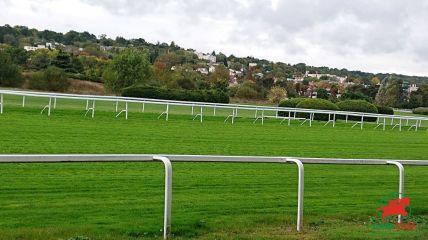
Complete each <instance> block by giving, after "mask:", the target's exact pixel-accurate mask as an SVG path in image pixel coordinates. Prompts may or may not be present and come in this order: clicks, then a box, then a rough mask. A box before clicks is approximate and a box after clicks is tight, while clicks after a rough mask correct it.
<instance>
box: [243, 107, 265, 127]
mask: <svg viewBox="0 0 428 240" xmlns="http://www.w3.org/2000/svg"><path fill="white" fill-rule="evenodd" d="M236 112H238V109H236ZM237 115H238V114H237ZM264 123H265V110H264V109H263V110H262V125H263V124H264Z"/></svg>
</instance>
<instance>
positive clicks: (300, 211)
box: [285, 158, 305, 231]
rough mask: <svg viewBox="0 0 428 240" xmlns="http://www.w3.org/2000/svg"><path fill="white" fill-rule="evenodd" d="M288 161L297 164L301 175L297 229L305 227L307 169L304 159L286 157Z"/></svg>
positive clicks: (298, 191)
mask: <svg viewBox="0 0 428 240" xmlns="http://www.w3.org/2000/svg"><path fill="white" fill-rule="evenodd" d="M285 161H286V162H293V163H295V164H296V165H297V168H298V171H299V176H298V179H299V180H298V184H299V185H298V187H297V231H300V230H302V228H303V199H304V189H305V169H304V167H303V163H302V161H300V160H298V159H294V158H286V159H285Z"/></svg>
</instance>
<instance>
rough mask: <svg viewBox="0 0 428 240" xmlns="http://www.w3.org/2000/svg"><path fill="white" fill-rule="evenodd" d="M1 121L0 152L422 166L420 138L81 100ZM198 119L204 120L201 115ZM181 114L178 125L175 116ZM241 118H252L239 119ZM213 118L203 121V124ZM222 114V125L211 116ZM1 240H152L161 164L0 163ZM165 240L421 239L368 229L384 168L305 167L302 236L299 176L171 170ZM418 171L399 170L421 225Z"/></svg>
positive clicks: (425, 214) (250, 167) (30, 102)
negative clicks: (91, 112)
mask: <svg viewBox="0 0 428 240" xmlns="http://www.w3.org/2000/svg"><path fill="white" fill-rule="evenodd" d="M5 102H6V105H5V108H4V110H5V113H4V114H3V115H0V131H1V138H0V152H1V153H2V154H8V153H169V154H219V155H220V154H221V155H260V156H263V155H265V156H296V157H299V156H301V157H345V158H385V159H427V156H428V143H427V140H428V132H427V131H426V130H425V129H424V128H423V129H421V130H420V131H418V132H414V131H402V132H399V131H398V130H390V129H388V130H387V131H385V132H384V131H382V130H374V129H373V128H374V125H373V124H367V125H365V128H364V129H363V130H360V129H359V128H354V129H351V125H352V123H348V124H345V123H344V122H338V124H337V125H336V127H335V128H332V127H331V125H330V126H326V127H323V123H322V122H319V123H318V122H316V123H315V124H314V125H313V126H312V127H309V126H306V125H304V126H300V125H299V123H298V122H293V124H292V125H291V126H286V125H279V121H278V120H274V119H269V120H266V121H265V124H264V125H263V126H262V125H261V124H260V123H256V124H253V123H252V121H253V120H252V119H248V118H239V119H237V121H236V123H235V124H234V125H231V124H230V123H223V120H224V116H225V115H227V114H228V111H221V110H218V112H217V115H218V117H213V116H207V117H205V118H204V122H203V123H200V122H198V121H192V116H190V109H189V108H175V109H172V111H173V112H172V113H171V115H170V121H168V122H166V121H165V120H158V119H157V116H158V115H159V113H160V112H162V110H163V107H160V106H146V109H145V110H146V112H145V113H141V106H138V105H137V104H135V105H131V106H130V110H131V112H130V114H129V119H128V120H125V119H124V118H123V116H121V117H119V118H115V117H114V115H115V113H114V103H97V111H96V113H95V118H94V119H91V118H84V117H83V114H84V107H85V102H84V101H81V102H75V101H63V100H59V101H58V103H57V109H55V110H54V111H53V112H52V115H51V116H50V117H47V116H46V115H41V114H40V110H41V108H42V106H43V105H44V104H46V101H45V100H40V99H35V98H28V99H27V103H26V107H25V108H22V107H20V106H19V104H20V103H21V100H20V99H19V98H16V97H10V96H6V97H5ZM206 113H207V114H208V110H207V111H206ZM185 114H187V115H185ZM239 114H240V116H254V113H251V112H240V113H239ZM211 115H212V114H211ZM219 115H220V116H219ZM0 167H1V170H0V172H1V174H0V182H1V184H0V239H2V240H3V239H5V240H6V239H7V240H9V239H40V240H42V239H43V240H44V239H79V236H81V237H82V238H80V239H85V238H84V237H87V238H89V239H91V240H93V239H160V238H161V235H162V232H161V228H162V224H163V166H162V164H160V163H70V164H1V165H0ZM173 168H174V177H173V213H172V216H173V220H172V231H173V234H174V238H175V239H189V238H192V239H368V238H372V239H392V238H393V239H426V238H428V226H427V224H424V223H421V224H419V225H418V227H417V230H415V231H397V230H382V229H373V227H372V225H371V224H370V223H369V220H370V217H372V216H374V215H375V214H376V208H377V207H380V206H379V205H380V203H379V202H380V200H381V199H382V197H383V196H385V195H387V194H389V193H391V192H396V191H397V188H398V186H397V185H398V183H397V181H398V172H397V169H396V168H395V167H393V166H337V165H336V166H333V165H305V212H304V231H303V232H301V233H299V232H297V231H296V230H295V222H296V205H297V202H296V198H297V193H296V192H297V179H296V178H297V168H296V167H295V166H293V165H288V164H287V165H279V164H236V163H234V164H232V163H229V164H227V163H219V164H214V163H174V164H173ZM427 180H428V168H424V167H406V179H405V181H406V182H405V191H406V194H407V195H408V196H409V197H410V198H411V206H412V209H413V214H414V215H417V216H420V217H422V218H424V219H427V218H428V205H427V204H426V203H427V202H428V192H427V189H428V181H427Z"/></svg>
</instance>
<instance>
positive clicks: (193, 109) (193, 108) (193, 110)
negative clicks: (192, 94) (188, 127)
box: [192, 105, 195, 116]
mask: <svg viewBox="0 0 428 240" xmlns="http://www.w3.org/2000/svg"><path fill="white" fill-rule="evenodd" d="M194 113H195V106H194V105H192V116H193V114H194Z"/></svg>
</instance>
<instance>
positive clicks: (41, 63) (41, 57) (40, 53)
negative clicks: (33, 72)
mask: <svg viewBox="0 0 428 240" xmlns="http://www.w3.org/2000/svg"><path fill="white" fill-rule="evenodd" d="M50 63H51V60H50V58H49V55H48V53H47V51H46V50H45V49H40V50H37V51H34V52H33V55H32V56H31V59H30V61H29V63H28V67H30V68H32V69H37V70H40V69H45V68H47V67H48V66H49V65H50Z"/></svg>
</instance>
